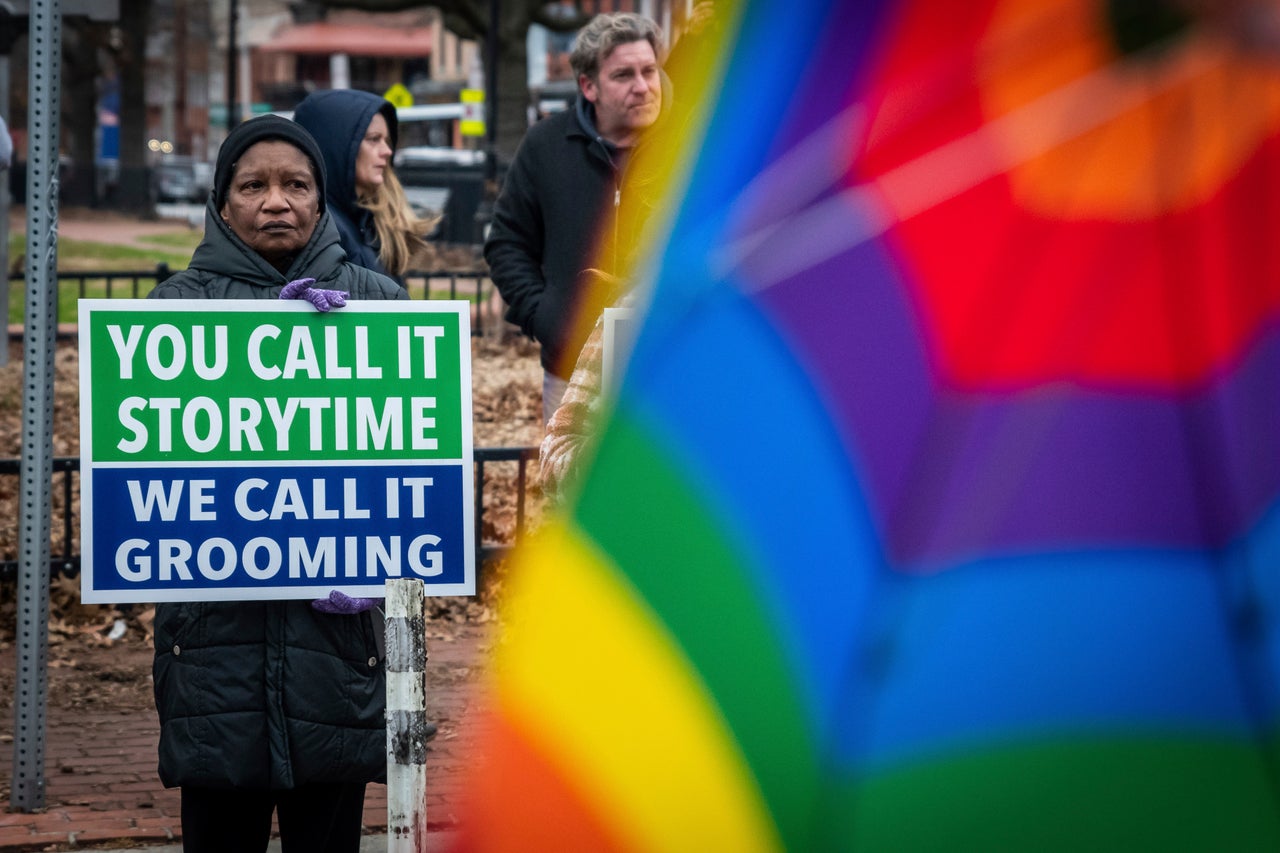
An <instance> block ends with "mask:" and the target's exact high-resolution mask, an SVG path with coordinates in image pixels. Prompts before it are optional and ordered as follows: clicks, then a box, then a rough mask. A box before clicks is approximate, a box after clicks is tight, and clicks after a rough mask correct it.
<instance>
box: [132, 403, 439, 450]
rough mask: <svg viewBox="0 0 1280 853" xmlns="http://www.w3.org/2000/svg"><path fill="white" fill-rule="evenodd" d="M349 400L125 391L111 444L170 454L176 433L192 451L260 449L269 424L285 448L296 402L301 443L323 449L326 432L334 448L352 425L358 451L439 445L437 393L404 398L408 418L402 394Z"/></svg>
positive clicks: (341, 445)
mask: <svg viewBox="0 0 1280 853" xmlns="http://www.w3.org/2000/svg"><path fill="white" fill-rule="evenodd" d="M352 399H353V400H354V402H355V405H354V407H353V406H349V405H348V399H347V398H345V397H285V398H280V397H267V398H265V399H263V400H257V399H255V398H253V397H232V398H230V399H229V400H228V401H227V402H226V412H225V413H224V412H223V409H222V407H221V406H220V405H219V403H218V401H216V400H213V399H211V398H209V397H193V398H192V399H190V400H187V401H185V402H184V401H183V400H181V399H180V398H178V397H126V398H124V399H123V400H122V401H120V407H119V409H118V410H117V412H116V416H117V418H118V420H119V422H120V426H121V428H122V429H124V431H125V433H126V435H125V436H124V437H123V438H121V439H120V440H119V441H117V442H116V447H117V449H119V450H120V451H121V452H122V453H131V454H136V453H143V452H145V451H148V450H149V451H152V452H155V451H159V452H160V453H171V452H173V450H174V444H175V441H176V440H177V439H181V441H182V444H183V445H184V446H185V447H187V448H189V449H191V450H194V451H196V452H197V453H210V452H213V451H214V450H216V449H217V448H219V447H220V446H222V443H223V442H224V440H225V441H226V442H227V444H228V445H229V446H230V448H231V450H233V451H239V450H243V449H244V448H245V447H249V448H250V449H252V450H259V451H260V450H262V448H263V446H264V441H263V435H262V434H263V432H264V431H266V430H268V429H269V430H270V432H273V433H274V439H275V440H274V442H273V443H274V445H275V449H276V450H277V451H279V452H281V453H286V452H288V451H289V433H290V430H292V429H293V426H294V421H295V419H296V418H297V416H298V411H299V410H300V409H301V410H305V412H306V431H307V438H308V443H307V449H308V450H310V451H313V452H318V451H323V450H325V449H326V444H325V440H326V437H327V436H330V435H331V436H332V437H333V438H332V445H333V447H334V448H335V449H337V450H346V449H347V448H348V447H349V446H350V442H351V433H352V432H353V431H354V433H355V446H356V449H357V450H369V449H371V448H372V449H374V450H380V451H381V450H388V449H390V450H393V451H395V450H403V449H404V448H405V445H406V443H407V444H408V446H409V447H410V448H412V449H413V450H436V449H437V448H438V447H439V440H438V439H436V438H434V437H432V435H431V433H432V432H434V431H435V429H436V418H435V417H434V416H433V415H431V414H428V413H429V412H432V411H434V410H435V408H436V398H435V397H409V398H408V405H409V414H408V417H407V418H406V416H405V411H404V409H405V398H402V397H387V398H386V399H385V400H382V401H381V403H379V402H378V401H376V400H375V399H374V398H372V397H354V398H352ZM264 405H265V407H266V418H265V419H264V417H263V406H264ZM175 417H176V419H177V423H175ZM268 421H269V424H268ZM153 437H154V441H155V444H154V446H152V440H153Z"/></svg>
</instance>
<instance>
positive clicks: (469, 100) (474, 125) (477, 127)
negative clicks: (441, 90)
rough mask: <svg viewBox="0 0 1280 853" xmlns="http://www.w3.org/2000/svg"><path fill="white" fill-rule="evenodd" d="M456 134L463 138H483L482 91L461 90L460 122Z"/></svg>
mask: <svg viewBox="0 0 1280 853" xmlns="http://www.w3.org/2000/svg"><path fill="white" fill-rule="evenodd" d="M458 132H459V133H461V134H462V135H463V136H484V134H485V127H484V90H483V89H463V90H462V121H461V122H459V123H458Z"/></svg>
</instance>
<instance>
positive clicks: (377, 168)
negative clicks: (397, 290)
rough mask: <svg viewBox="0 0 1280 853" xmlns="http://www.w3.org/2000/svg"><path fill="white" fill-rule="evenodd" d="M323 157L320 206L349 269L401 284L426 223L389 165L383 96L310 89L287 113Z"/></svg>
mask: <svg viewBox="0 0 1280 853" xmlns="http://www.w3.org/2000/svg"><path fill="white" fill-rule="evenodd" d="M293 120H294V121H296V122H297V123H298V124H300V125H302V126H303V127H304V128H306V129H307V130H308V131H309V132H310V133H311V135H312V136H314V137H315V139H316V142H317V143H318V144H319V146H320V150H321V152H323V154H324V168H325V172H326V173H327V178H328V184H327V187H328V190H327V193H326V196H327V198H326V201H327V202H328V206H329V210H330V211H331V212H332V214H333V218H334V221H335V222H336V223H337V225H338V234H339V236H340V237H341V238H342V248H343V249H345V250H346V252H347V258H348V259H349V260H350V261H351V262H352V263H355V264H358V265H360V266H362V267H367V268H368V269H371V270H375V271H377V272H380V273H384V274H386V275H389V276H391V277H392V278H394V279H396V280H397V281H399V282H400V283H401V284H403V283H404V279H403V276H404V273H405V271H406V270H407V269H409V267H410V265H411V264H412V262H413V259H414V256H415V255H417V254H419V253H420V252H421V251H422V250H423V249H425V248H426V245H427V243H426V238H425V235H426V233H427V232H428V231H429V230H430V228H431V226H432V225H433V224H434V223H432V222H429V221H427V220H423V219H420V218H418V217H417V216H416V215H415V214H414V213H413V210H412V209H411V208H410V207H409V203H408V201H407V200H406V199H405V194H404V188H403V187H402V186H401V185H400V180H399V179H398V178H397V177H396V174H395V171H394V170H393V169H392V167H391V155H392V154H393V153H394V152H395V148H396V137H397V134H398V131H399V122H398V120H397V119H396V108H395V107H394V106H393V105H392V104H391V102H390V101H387V100H386V99H384V98H381V97H378V96H377V95H372V94H369V93H368V92H361V91H359V90H356V89H330V90H326V91H320V92H312V93H311V94H310V95H308V96H307V97H306V98H305V99H303V101H302V103H300V104H298V107H297V109H295V110H294V113H293Z"/></svg>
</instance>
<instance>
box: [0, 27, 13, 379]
mask: <svg viewBox="0 0 1280 853" xmlns="http://www.w3.org/2000/svg"><path fill="white" fill-rule="evenodd" d="M0 41H7V39H3V38H2V37H0ZM0 118H3V119H4V122H5V125H7V126H12V125H13V122H12V121H10V119H11V118H12V116H10V115H9V46H8V45H5V44H0ZM0 329H3V330H4V333H3V337H0V367H4V366H5V365H6V364H8V363H9V173H8V172H7V171H5V170H3V169H0Z"/></svg>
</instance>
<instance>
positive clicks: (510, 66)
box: [494, 18, 529, 163]
mask: <svg viewBox="0 0 1280 853" xmlns="http://www.w3.org/2000/svg"><path fill="white" fill-rule="evenodd" d="M528 30H529V23H528V21H524V22H517V21H514V20H512V19H509V18H508V19H506V20H504V21H503V22H502V26H501V29H500V30H499V45H500V48H499V50H498V80H497V87H496V88H497V96H498V117H497V125H498V126H497V132H496V135H495V136H494V145H495V147H496V148H497V155H498V162H499V163H510V162H511V158H512V157H514V156H515V153H516V148H517V147H518V146H519V145H520V140H521V139H523V138H524V132H525V131H526V130H527V129H528V128H529V119H528V112H529V109H528V108H529V67H528V50H527V47H526V44H525V37H526V33H527V32H528Z"/></svg>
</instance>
